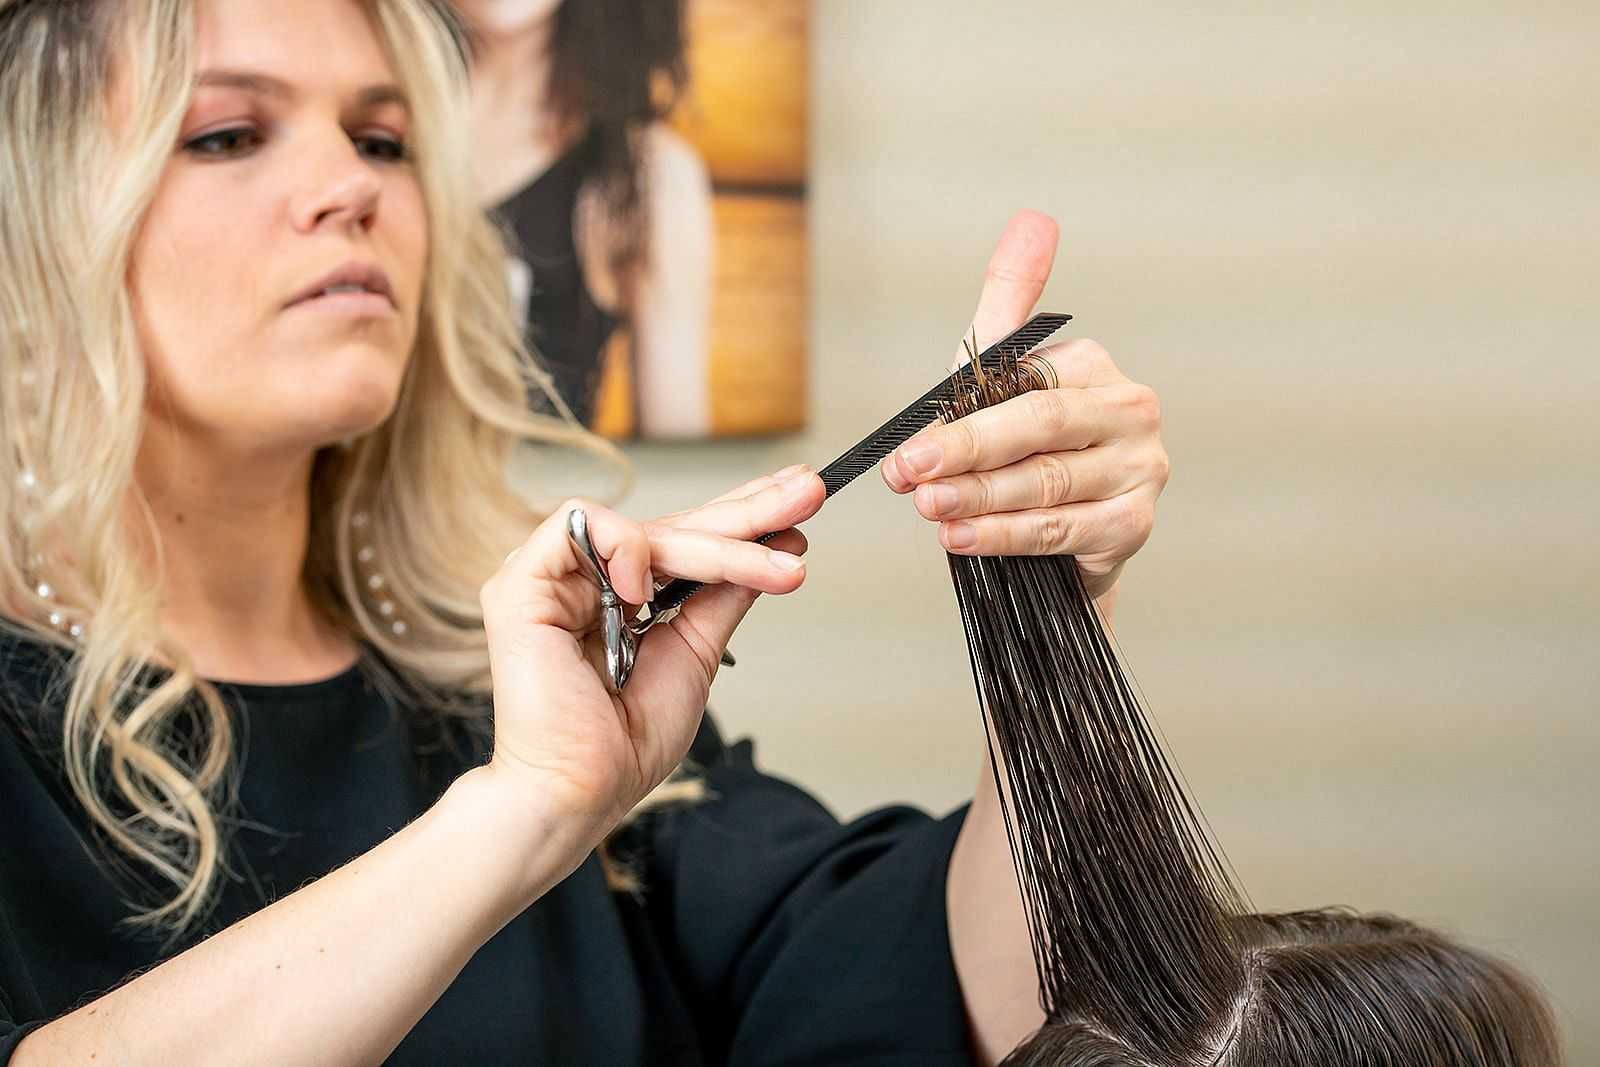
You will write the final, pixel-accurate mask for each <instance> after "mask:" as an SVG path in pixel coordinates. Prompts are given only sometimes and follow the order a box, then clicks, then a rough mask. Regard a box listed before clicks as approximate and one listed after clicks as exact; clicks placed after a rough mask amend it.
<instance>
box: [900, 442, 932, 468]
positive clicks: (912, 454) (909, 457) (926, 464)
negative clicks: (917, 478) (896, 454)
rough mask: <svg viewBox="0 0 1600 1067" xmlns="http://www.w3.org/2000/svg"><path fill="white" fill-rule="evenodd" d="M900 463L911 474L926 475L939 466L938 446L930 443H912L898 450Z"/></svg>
mask: <svg viewBox="0 0 1600 1067" xmlns="http://www.w3.org/2000/svg"><path fill="white" fill-rule="evenodd" d="M900 463H901V465H902V466H904V467H905V469H906V470H908V471H910V472H911V473H912V474H927V473H928V472H929V471H931V470H933V468H934V467H936V466H938V465H939V446H938V445H936V444H934V443H933V442H932V441H913V442H912V443H911V444H908V445H905V446H903V447H902V448H901V449H900Z"/></svg>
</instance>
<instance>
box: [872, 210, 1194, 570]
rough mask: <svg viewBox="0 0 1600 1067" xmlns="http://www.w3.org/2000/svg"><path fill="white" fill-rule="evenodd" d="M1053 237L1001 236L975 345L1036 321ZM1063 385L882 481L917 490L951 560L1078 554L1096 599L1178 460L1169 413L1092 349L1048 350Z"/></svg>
mask: <svg viewBox="0 0 1600 1067" xmlns="http://www.w3.org/2000/svg"><path fill="white" fill-rule="evenodd" d="M1056 239H1057V229H1056V225H1055V223H1054V222H1053V221H1052V220H1051V219H1049V218H1048V217H1047V216H1044V215H1040V214H1037V213H1035V212H1023V213H1021V214H1019V215H1017V216H1016V217H1015V218H1013V219H1012V220H1011V223H1010V225H1008V226H1007V228H1006V232H1005V235H1004V236H1003V237H1002V238H1001V239H1000V244H999V246H998V247H997V248H996V249H995V253H994V256H993V258H992V259H991V260H990V261H989V272H988V275H987V277H986V278H985V281H984V286H983V295H982V297H981V298H980V300H979V302H978V313H977V315H976V316H975V317H974V319H973V328H974V330H975V331H976V333H977V337H978V345H979V349H980V350H981V349H982V348H985V347H987V346H988V345H990V344H993V343H994V342H995V341H997V340H999V339H1000V338H1001V337H1003V336H1005V335H1006V334H1007V333H1009V332H1011V331H1012V330H1014V329H1016V328H1017V327H1018V326H1020V325H1022V323H1023V322H1024V321H1026V319H1027V317H1028V315H1029V314H1030V312H1031V311H1032V309H1033V306H1034V303H1035V302H1036V301H1037V300H1038V298H1039V295H1040V293H1041V292H1042V291H1043V289H1044V283H1045V281H1046V279H1048V277H1049V275H1050V265H1051V261H1052V260H1053V258H1054V255H1055V246H1056ZM1036 355H1038V356H1040V357H1042V358H1044V359H1047V360H1048V361H1049V362H1050V364H1051V365H1052V367H1053V368H1054V370H1055V374H1056V378H1057V381H1058V384H1057V386H1056V387H1055V388H1053V389H1042V390H1037V391H1034V392H1030V393H1025V394H1023V395H1022V396H1018V397H1014V398H1013V399H1011V400H1007V401H1005V402H1004V403H1001V404H996V405H995V406H994V407H991V408H986V409H984V410H982V411H978V412H975V413H973V414H971V415H968V416H966V417H965V418H962V419H959V420H957V421H956V422H953V423H949V424H946V425H935V426H931V427H929V428H928V429H926V430H924V431H922V432H921V433H919V434H918V435H917V436H916V437H913V438H912V439H911V440H910V441H907V442H906V443H905V444H904V445H901V446H900V448H898V449H896V450H895V451H894V452H893V453H892V454H891V455H890V456H889V458H888V459H886V460H885V461H884V463H883V480H884V482H885V483H887V484H888V486H889V488H890V489H893V490H894V491H895V492H897V493H912V494H913V500H914V501H915V503H916V508H917V510H918V511H919V512H920V513H921V514H922V515H923V516H924V517H925V518H927V519H930V520H932V521H934V522H937V523H939V540H940V542H941V543H942V544H943V545H944V547H945V548H946V549H947V550H948V551H950V552H953V553H957V554H961V555H978V556H1042V555H1055V554H1070V555H1073V556H1076V557H1077V560H1078V567H1079V571H1080V573H1081V574H1082V575H1083V579H1084V584H1085V585H1086V587H1087V588H1088V591H1089V594H1090V595H1091V596H1093V597H1100V596H1102V595H1103V594H1104V593H1106V592H1107V591H1109V590H1110V589H1111V588H1112V587H1113V586H1114V585H1115V584H1116V581H1117V578H1118V576H1119V575H1120V574H1121V573H1122V567H1123V564H1125V563H1126V562H1127V560H1128V558H1129V557H1131V556H1132V555H1133V554H1134V553H1135V552H1137V551H1138V550H1139V549H1140V547H1142V546H1143V545H1144V543H1145V541H1146V540H1148V539H1149V537H1150V531H1151V528H1152V527H1153V525H1154V523H1155V505H1156V498H1157V497H1159V496H1160V495H1161V491H1162V489H1163V488H1165V487H1166V484H1167V477H1168V470H1169V465H1168V461H1167V452H1166V449H1165V448H1164V447H1163V446H1162V444H1161V405H1160V403H1159V401H1158V400H1157V398H1156V394H1155V391H1154V390H1152V389H1151V388H1150V387H1149V386H1145V385H1139V384H1137V383H1135V382H1132V381H1130V380H1129V379H1128V377H1127V376H1126V375H1125V374H1123V373H1122V372H1121V371H1120V370H1118V369H1117V365H1116V364H1115V363H1113V362H1112V360H1111V356H1110V354H1109V353H1108V352H1107V351H1106V350H1105V349H1104V348H1103V347H1101V346H1100V345H1098V344H1096V343H1095V342H1094V341H1089V340H1074V341H1069V342H1066V343H1064V344H1060V345H1055V346H1051V347H1050V348H1047V349H1043V350H1041V351H1040V352H1039V353H1036Z"/></svg>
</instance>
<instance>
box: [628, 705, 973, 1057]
mask: <svg viewBox="0 0 1600 1067" xmlns="http://www.w3.org/2000/svg"><path fill="white" fill-rule="evenodd" d="M710 730H711V733H712V735H713V737H712V738H711V739H710V740H709V741H708V739H707V738H706V737H704V736H702V737H701V738H699V739H697V741H696V745H695V749H694V750H693V751H692V752H691V758H693V759H695V760H696V761H697V762H698V763H699V764H700V765H701V769H702V772H703V776H704V779H705V782H706V785H707V787H708V790H709V793H710V796H709V797H708V799H706V800H705V801H703V802H701V803H698V804H695V805H692V806H689V807H685V808H680V809H675V810H673V811H670V812H666V813H662V814H659V815H656V816H653V817H651V819H650V820H649V822H648V823H647V824H646V827H645V828H643V832H644V833H645V834H646V835H647V840H646V842H645V844H644V846H643V857H642V859H643V861H644V862H643V864H642V866H643V869H644V871H645V872H646V878H645V889H644V893H645V905H646V908H647V909H648V911H649V913H650V915H651V917H652V922H653V924H654V926H655V927H656V929H657V931H658V936H659V937H660V938H661V939H662V940H663V942H664V943H665V945H666V950H667V954H668V957H669V959H671V961H672V965H673V967H674V970H675V971H676V973H677V980H678V982H679V983H680V985H681V988H682V991H683V993H684V995H685V996H686V997H687V998H688V999H689V1003H690V1005H691V1011H692V1012H693V1014H694V1016H695V1025H696V1028H697V1029H698V1030H699V1032H700V1034H701V1036H702V1041H703V1042H704V1047H705V1048H706V1051H707V1052H708V1053H709V1054H710V1057H711V1060H712V1062H726V1063H728V1064H730V1065H732V1067H778V1065H786V1064H816V1063H827V1064H831V1065H852V1067H912V1065H913V1064H915V1065H917V1067H957V1065H961V1067H965V1065H966V1064H969V1063H971V1057H970V1051H969V1044H968V1032H967V1026H966V1017H965V1011H964V1008H963V1005H962V1000H961V992H960V989H959V987H958V985H957V983H956V977H955V965H954V962H953V961H952V959H951V955H950V941H949V932H948V928H947V925H946V922H947V916H946V909H945V876H946V873H947V871H948V869H949V863H950V853H951V850H952V848H953V847H954V845H955V839H956V834H957V833H958V832H959V830H960V828H961V821H962V818H963V817H964V815H965V809H964V808H963V809H960V810H957V811H956V812H955V813H953V814H951V815H950V816H948V817H946V818H944V819H938V820H936V819H932V818H930V817H929V816H927V815H925V814H923V813H921V812H919V811H916V810H914V809H912V808H906V807H894V808H885V809H882V810H878V811H874V812H871V813H869V814H867V815H864V816H862V817H861V818H859V819H856V820H854V821H853V822H850V823H845V824H841V823H840V822H839V821H838V820H837V819H835V818H834V816H833V815H831V814H830V813H829V812H828V810H827V809H826V808H824V807H823V806H822V805H821V804H820V803H818V802H817V801H816V800H815V799H814V798H812V797H811V796H809V795H808V794H806V793H805V792H804V791H802V790H800V789H799V788H797V787H795V786H793V785H791V784H789V783H788V782H785V781H783V780H781V779H778V778H775V777H773V776H770V775H767V774H764V773H762V772H761V771H759V770H757V769H756V767H755V763H754V759H753V754H752V748H751V745H750V743H749V742H748V741H744V742H740V743H738V744H735V745H733V746H723V745H722V744H721V740H720V738H716V737H715V736H714V734H715V728H714V727H711V728H710Z"/></svg>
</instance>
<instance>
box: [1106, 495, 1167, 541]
mask: <svg viewBox="0 0 1600 1067" xmlns="http://www.w3.org/2000/svg"><path fill="white" fill-rule="evenodd" d="M1155 523H1156V512H1155V508H1153V507H1152V506H1150V505H1149V504H1148V503H1146V502H1144V501H1142V500H1141V501H1139V502H1137V503H1135V502H1132V501H1128V502H1119V503H1118V505H1117V507H1116V508H1115V509H1113V511H1112V512H1111V522H1110V525H1111V531H1110V532H1111V536H1112V539H1113V540H1114V541H1115V542H1116V544H1117V545H1118V546H1120V547H1123V548H1128V549H1137V548H1139V547H1140V546H1142V545H1143V544H1144V543H1145V542H1146V541H1148V540H1149V539H1150V532H1151V531H1152V530H1153V529H1154V528H1155Z"/></svg>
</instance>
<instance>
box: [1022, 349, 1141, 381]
mask: <svg viewBox="0 0 1600 1067" xmlns="http://www.w3.org/2000/svg"><path fill="white" fill-rule="evenodd" d="M1032 355H1033V357H1034V358H1035V359H1042V360H1044V361H1045V362H1047V363H1049V364H1050V368H1051V370H1052V371H1054V376H1055V380H1056V385H1058V386H1061V387H1064V388H1067V389H1089V388H1093V387H1094V386H1099V385H1119V384H1122V383H1124V382H1126V381H1127V380H1128V378H1127V375H1125V374H1123V373H1122V371H1121V370H1119V369H1118V368H1117V365H1116V363H1115V362H1113V361H1112V359H1111V353H1110V352H1107V351H1106V349H1105V346H1104V345H1102V344H1101V343H1100V342H1098V341H1095V340H1091V339H1090V338H1088V337H1074V338H1073V339H1072V340H1070V341H1063V342H1062V343H1060V344H1054V345H1046V346H1045V347H1043V348H1040V349H1036V350H1035V351H1034V352H1033V353H1032Z"/></svg>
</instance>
